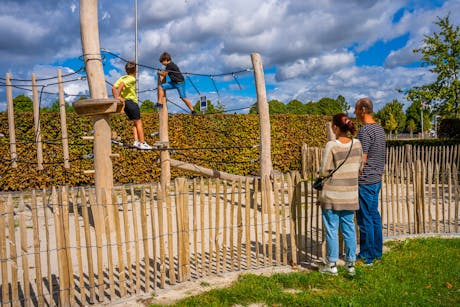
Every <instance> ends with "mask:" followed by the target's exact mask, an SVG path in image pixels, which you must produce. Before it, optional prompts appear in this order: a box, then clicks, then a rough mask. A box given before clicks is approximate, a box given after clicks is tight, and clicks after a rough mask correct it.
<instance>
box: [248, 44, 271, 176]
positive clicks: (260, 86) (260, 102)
mask: <svg viewBox="0 0 460 307" xmlns="http://www.w3.org/2000/svg"><path fill="white" fill-rule="evenodd" d="M251 60H252V66H253V67H254V79H255V83H256V91H257V109H258V111H259V121H260V177H261V178H263V177H264V176H270V175H271V173H272V171H273V164H272V157H271V138H270V114H269V110H268V102H267V91H266V89H265V78H264V70H263V68H262V59H261V57H260V54H258V53H252V54H251Z"/></svg>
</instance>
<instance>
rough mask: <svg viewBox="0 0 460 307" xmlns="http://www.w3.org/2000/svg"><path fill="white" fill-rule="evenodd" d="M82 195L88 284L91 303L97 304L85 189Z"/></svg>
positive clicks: (82, 190) (81, 191)
mask: <svg viewBox="0 0 460 307" xmlns="http://www.w3.org/2000/svg"><path fill="white" fill-rule="evenodd" d="M80 193H81V213H82V216H83V229H84V235H85V246H86V248H85V249H86V262H87V264H88V282H89V303H90V304H94V303H95V302H96V282H95V280H94V261H93V247H92V242H91V225H90V222H89V214H88V210H90V208H89V207H88V202H87V200H86V192H85V189H84V188H81V189H80Z"/></svg>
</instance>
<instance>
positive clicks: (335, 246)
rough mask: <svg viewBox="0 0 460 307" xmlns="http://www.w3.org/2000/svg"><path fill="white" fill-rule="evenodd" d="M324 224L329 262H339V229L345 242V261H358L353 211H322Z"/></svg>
mask: <svg viewBox="0 0 460 307" xmlns="http://www.w3.org/2000/svg"><path fill="white" fill-rule="evenodd" d="M322 213H323V224H324V228H325V230H326V254H327V255H326V256H327V260H328V261H329V262H337V260H339V227H340V230H341V231H342V235H343V240H344V242H345V260H346V261H355V260H356V232H355V222H354V220H353V219H354V216H355V212H354V211H351V210H343V211H336V210H330V209H322Z"/></svg>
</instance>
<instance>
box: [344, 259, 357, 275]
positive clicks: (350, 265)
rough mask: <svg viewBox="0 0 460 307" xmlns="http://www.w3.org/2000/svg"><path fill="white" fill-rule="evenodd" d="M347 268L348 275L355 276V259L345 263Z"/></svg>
mask: <svg viewBox="0 0 460 307" xmlns="http://www.w3.org/2000/svg"><path fill="white" fill-rule="evenodd" d="M345 268H346V269H347V272H348V275H350V276H355V274H356V270H355V263H354V262H353V261H347V262H346V263H345Z"/></svg>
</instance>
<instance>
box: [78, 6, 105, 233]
mask: <svg viewBox="0 0 460 307" xmlns="http://www.w3.org/2000/svg"><path fill="white" fill-rule="evenodd" d="M97 5H98V1H97V0H80V30H81V44H82V49H83V58H84V61H85V69H86V75H87V80H88V87H89V92H90V94H91V99H93V100H94V99H104V98H107V89H106V85H105V77H104V70H103V68H102V58H101V54H100V46H99V26H98V17H97ZM93 129H94V150H93V151H94V170H95V184H96V201H97V203H98V204H99V205H102V199H103V197H102V195H101V191H103V193H105V199H106V200H107V202H111V199H112V197H111V193H112V188H113V170H112V160H111V159H110V156H111V154H112V147H111V132H110V121H109V115H108V114H96V115H94V116H93ZM98 211H99V213H100V217H101V218H102V217H103V214H102V212H103V211H102V207H100V208H99V210H98ZM108 212H113V210H110V209H109V210H108ZM109 219H110V216H109ZM101 227H104V226H103V225H101ZM102 229H104V228H102Z"/></svg>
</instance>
